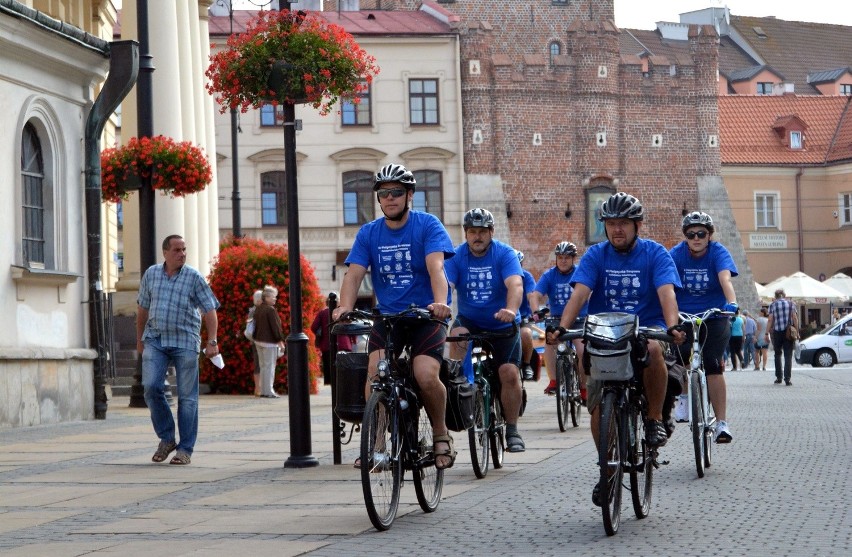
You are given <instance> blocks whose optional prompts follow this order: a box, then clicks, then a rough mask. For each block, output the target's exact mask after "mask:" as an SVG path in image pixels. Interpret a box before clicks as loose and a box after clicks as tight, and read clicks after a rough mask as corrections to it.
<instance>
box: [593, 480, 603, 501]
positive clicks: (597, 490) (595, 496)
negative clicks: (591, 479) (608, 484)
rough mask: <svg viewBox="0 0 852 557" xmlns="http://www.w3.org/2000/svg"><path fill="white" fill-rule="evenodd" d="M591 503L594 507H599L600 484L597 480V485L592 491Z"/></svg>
mask: <svg viewBox="0 0 852 557" xmlns="http://www.w3.org/2000/svg"><path fill="white" fill-rule="evenodd" d="M592 503H593V504H594V505H595V506H596V507H600V506H601V482H600V480H598V483H596V484H595V488H594V489H593V490H592Z"/></svg>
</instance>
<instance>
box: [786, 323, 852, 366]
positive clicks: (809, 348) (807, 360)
mask: <svg viewBox="0 0 852 557" xmlns="http://www.w3.org/2000/svg"><path fill="white" fill-rule="evenodd" d="M796 362H798V363H800V364H811V365H812V366H814V367H831V366H833V365H834V364H837V363H845V362H852V314H849V315H847V316H846V317H844V318H843V319H841V320H839V321H838V322H837V323H835V324H834V325H829V326H828V327H826V328H825V329H823V330H822V331H820V332H818V333H816V334H815V335H812V336H809V337H808V338H806V339H804V340H802V341H799V343H798V344H797V345H796Z"/></svg>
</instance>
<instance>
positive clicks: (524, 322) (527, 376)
mask: <svg viewBox="0 0 852 557" xmlns="http://www.w3.org/2000/svg"><path fill="white" fill-rule="evenodd" d="M518 263H520V264H521V270H522V271H523V273H524V276H523V277H522V279H521V280H522V281H523V286H524V296H523V298H522V301H521V307H520V310H519V311H520V313H521V372H522V373H523V375H524V381H530V380H532V379H533V377H534V376H535V372H534V370H533V366H532V363H533V359H532V358H533V351H534V350H535V349H534V348H533V332H532V325H531V324H530V320H531V319H532V306H531V305H530V299H532V291H533V290H534V289H535V277H533V275H532V273H531V272H529V271H527V270H526V269H524V252H522V251H520V250H518Z"/></svg>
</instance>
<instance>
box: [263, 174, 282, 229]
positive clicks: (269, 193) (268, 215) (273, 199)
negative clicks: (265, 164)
mask: <svg viewBox="0 0 852 557" xmlns="http://www.w3.org/2000/svg"><path fill="white" fill-rule="evenodd" d="M284 176H285V173H284V171H283V170H273V171H272V172H264V173H263V174H261V175H260V184H261V187H260V204H261V215H262V219H263V226H287V188H286V184H285V181H284Z"/></svg>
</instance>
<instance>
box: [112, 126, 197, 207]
mask: <svg viewBox="0 0 852 557" xmlns="http://www.w3.org/2000/svg"><path fill="white" fill-rule="evenodd" d="M149 176H150V177H151V186H152V187H153V188H154V189H155V190H160V191H162V192H165V193H168V194H169V195H170V196H171V197H183V196H185V195H189V194H191V193H197V192H200V191H203V190H204V188H205V187H207V185H208V184H209V183H210V182H211V181H212V179H213V172H212V170H211V168H210V163H209V162H207V157H206V155H205V154H204V151H203V150H202V149H201V148H200V147H197V146H195V145H193V144H192V143H190V142H189V141H181V142H176V141H175V140H173V139H171V138H169V137H165V136H162V135H158V136H154V137H143V138H141V139H139V138H136V137H133V138H131V139H130V141H128V142H127V145H124V146H122V147H116V148H111V149H104V151H103V152H102V153H101V198H102V199H103V200H104V201H108V202H111V203H116V202H118V201H120V200H122V199H128V198H129V197H130V192H132V191H135V190H138V189H140V188H141V187H142V178H147V177H149Z"/></svg>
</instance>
